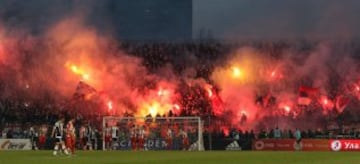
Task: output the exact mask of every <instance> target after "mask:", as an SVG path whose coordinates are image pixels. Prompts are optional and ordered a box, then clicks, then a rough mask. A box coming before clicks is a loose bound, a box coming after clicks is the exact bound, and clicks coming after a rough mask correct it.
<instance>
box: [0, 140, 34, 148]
mask: <svg viewBox="0 0 360 164" xmlns="http://www.w3.org/2000/svg"><path fill="white" fill-rule="evenodd" d="M0 150H31V142H30V139H0Z"/></svg>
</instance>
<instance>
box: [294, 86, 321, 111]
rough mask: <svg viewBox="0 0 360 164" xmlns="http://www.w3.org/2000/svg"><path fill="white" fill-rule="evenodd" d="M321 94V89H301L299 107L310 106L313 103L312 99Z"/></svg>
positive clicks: (303, 87)
mask: <svg viewBox="0 0 360 164" xmlns="http://www.w3.org/2000/svg"><path fill="white" fill-rule="evenodd" d="M318 93H319V88H312V87H306V86H300V87H299V97H298V104H299V105H306V106H307V105H310V104H311V101H312V99H311V98H312V97H315V96H316V95H317V94H318Z"/></svg>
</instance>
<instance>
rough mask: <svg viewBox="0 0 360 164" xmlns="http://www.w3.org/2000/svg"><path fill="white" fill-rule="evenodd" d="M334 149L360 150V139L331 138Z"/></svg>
mask: <svg viewBox="0 0 360 164" xmlns="http://www.w3.org/2000/svg"><path fill="white" fill-rule="evenodd" d="M329 144H330V148H331V150H332V151H360V140H330V143H329Z"/></svg>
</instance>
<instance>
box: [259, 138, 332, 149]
mask: <svg viewBox="0 0 360 164" xmlns="http://www.w3.org/2000/svg"><path fill="white" fill-rule="evenodd" d="M252 146H253V150H275V151H277V150H279V151H294V150H302V151H330V146H329V140H324V139H303V140H301V142H300V143H297V142H296V140H295V139H261V140H254V142H253V145H252Z"/></svg>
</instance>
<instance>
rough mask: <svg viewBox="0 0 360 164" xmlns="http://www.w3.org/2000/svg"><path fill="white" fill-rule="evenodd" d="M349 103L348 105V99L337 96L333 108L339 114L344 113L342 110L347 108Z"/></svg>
mask: <svg viewBox="0 0 360 164" xmlns="http://www.w3.org/2000/svg"><path fill="white" fill-rule="evenodd" d="M349 103H350V99H349V98H347V97H345V96H337V97H336V102H335V108H336V110H337V111H338V112H339V113H341V112H343V111H344V109H345V108H346V107H347V105H348V104H349Z"/></svg>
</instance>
